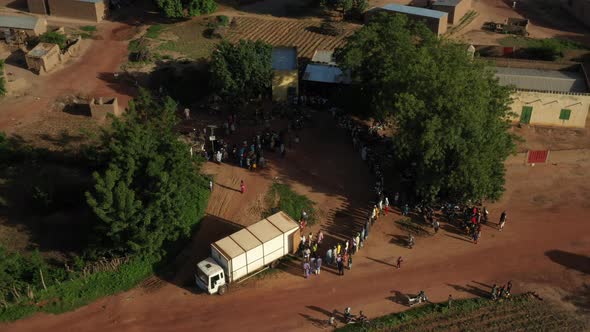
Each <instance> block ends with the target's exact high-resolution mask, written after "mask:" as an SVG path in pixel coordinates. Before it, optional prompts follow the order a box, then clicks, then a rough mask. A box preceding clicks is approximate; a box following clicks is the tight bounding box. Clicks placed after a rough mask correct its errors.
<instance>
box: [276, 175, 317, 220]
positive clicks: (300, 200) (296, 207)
mask: <svg viewBox="0 0 590 332" xmlns="http://www.w3.org/2000/svg"><path fill="white" fill-rule="evenodd" d="M314 205H315V203H314V202H312V201H311V200H310V199H309V198H307V197H305V196H303V195H299V194H297V193H296V192H294V191H293V190H292V189H291V187H289V185H287V184H281V183H273V184H272V186H270V189H269V190H268V193H267V194H266V206H267V207H268V210H267V211H265V216H270V215H272V214H273V213H276V212H277V211H284V212H285V213H286V214H288V215H289V216H290V217H291V218H293V219H295V220H299V219H300V218H301V211H305V212H307V214H308V219H309V220H308V224H310V225H313V224H314V223H315V222H316V220H317V219H316V218H317V216H316V211H315V208H314Z"/></svg>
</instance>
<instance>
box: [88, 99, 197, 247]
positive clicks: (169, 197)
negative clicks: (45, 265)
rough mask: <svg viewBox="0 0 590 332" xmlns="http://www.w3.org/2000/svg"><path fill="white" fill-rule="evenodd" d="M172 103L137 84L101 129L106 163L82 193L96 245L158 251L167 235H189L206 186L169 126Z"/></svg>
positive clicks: (173, 121)
mask: <svg viewBox="0 0 590 332" xmlns="http://www.w3.org/2000/svg"><path fill="white" fill-rule="evenodd" d="M176 108H177V105H176V103H175V102H174V101H173V100H171V99H170V98H166V99H164V100H163V101H160V100H157V99H155V98H154V97H153V96H151V95H150V94H149V93H148V92H146V91H145V90H142V91H141V92H140V94H139V96H138V98H137V99H136V100H135V101H132V102H130V105H129V109H128V110H127V113H126V116H125V117H124V118H123V119H122V120H119V119H115V120H114V121H113V125H112V129H111V131H110V132H109V133H107V134H106V135H105V138H104V146H105V147H106V154H107V156H108V157H107V159H108V160H109V163H108V166H107V167H106V170H104V171H103V172H101V173H95V174H94V178H95V181H96V184H95V187H94V190H93V192H91V193H90V192H88V193H86V197H87V201H88V204H89V205H90V207H91V208H92V210H93V211H94V213H95V215H96V217H97V219H98V227H97V233H98V234H99V235H100V240H102V242H99V243H97V244H96V245H97V248H111V250H109V251H111V252H114V253H116V254H125V253H132V254H144V255H156V257H159V256H160V255H161V254H162V253H163V246H164V244H165V243H166V241H174V240H176V239H178V238H179V237H180V236H183V235H184V236H186V235H188V234H189V231H190V229H191V226H193V225H194V224H195V223H196V222H197V221H198V219H199V218H200V216H201V215H202V213H203V211H204V208H205V204H206V201H207V197H208V196H207V195H208V191H207V190H206V184H205V182H204V180H203V178H202V177H201V176H200V175H198V168H197V166H196V165H195V164H194V163H193V160H192V159H191V157H190V154H189V147H188V146H187V145H186V144H184V143H182V142H180V141H179V139H178V135H177V134H176V132H175V130H174V126H175V125H176V122H177V120H176V116H175V111H176Z"/></svg>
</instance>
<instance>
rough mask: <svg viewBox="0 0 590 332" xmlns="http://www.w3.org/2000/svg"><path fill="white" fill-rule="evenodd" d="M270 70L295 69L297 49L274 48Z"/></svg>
mask: <svg viewBox="0 0 590 332" xmlns="http://www.w3.org/2000/svg"><path fill="white" fill-rule="evenodd" d="M272 69H274V70H294V69H297V49H296V48H295V47H275V48H273V49H272Z"/></svg>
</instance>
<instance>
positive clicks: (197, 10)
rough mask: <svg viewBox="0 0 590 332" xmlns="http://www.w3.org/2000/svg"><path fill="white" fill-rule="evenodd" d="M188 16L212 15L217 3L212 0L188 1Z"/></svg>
mask: <svg viewBox="0 0 590 332" xmlns="http://www.w3.org/2000/svg"><path fill="white" fill-rule="evenodd" d="M187 9H188V14H189V15H190V16H199V15H205V14H210V13H213V12H214V11H215V10H216V9H217V3H215V1H213V0H188V3H187Z"/></svg>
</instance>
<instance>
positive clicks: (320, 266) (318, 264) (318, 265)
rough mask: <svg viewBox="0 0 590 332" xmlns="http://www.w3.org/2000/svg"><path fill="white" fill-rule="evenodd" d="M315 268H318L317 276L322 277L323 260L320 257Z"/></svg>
mask: <svg viewBox="0 0 590 332" xmlns="http://www.w3.org/2000/svg"><path fill="white" fill-rule="evenodd" d="M315 268H316V271H315V274H317V275H320V272H322V258H321V257H318V258H317V259H316V260H315Z"/></svg>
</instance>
